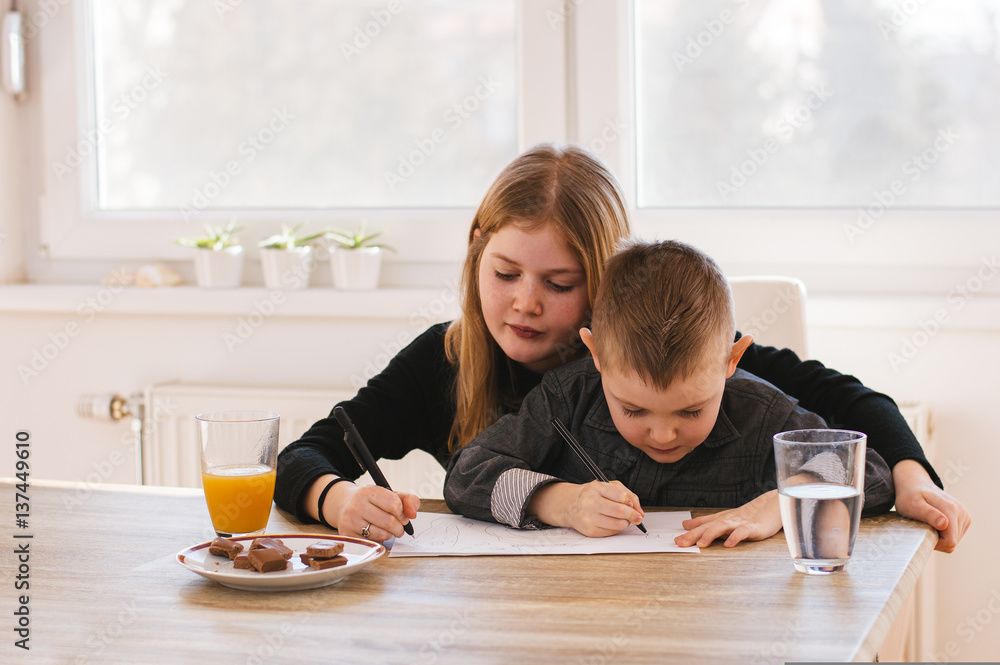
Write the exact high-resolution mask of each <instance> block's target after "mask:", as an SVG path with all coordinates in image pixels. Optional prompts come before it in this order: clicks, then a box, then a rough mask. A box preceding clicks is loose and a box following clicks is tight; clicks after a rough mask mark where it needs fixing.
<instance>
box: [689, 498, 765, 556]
mask: <svg viewBox="0 0 1000 665" xmlns="http://www.w3.org/2000/svg"><path fill="white" fill-rule="evenodd" d="M682 526H683V527H684V528H685V529H689V531H688V532H687V533H684V534H681V535H680V536H677V537H676V538H674V542H675V543H677V544H678V545H680V546H681V547H691V546H692V545H697V546H698V547H708V546H709V545H711V544H712V542H713V541H714V540H715V539H716V538H721V537H722V536H724V535H726V534H729V537H728V538H726V542H725V546H726V547H735V546H736V544H737V543H739V542H741V541H744V540H764V539H765V538H770V537H771V536H773V535H774V534H776V533H778V532H779V531H781V509H780V508H779V507H778V490H771V491H770V492H767V493H766V494H761V495H760V496H759V497H757V498H756V499H754V500H753V501H751V502H749V503H747V504H744V505H742V506H740V507H739V508H730V509H729V510H723V511H721V512H718V513H713V514H711V515H704V516H702V517H695V518H694V519H690V520H684V522H683V523H682Z"/></svg>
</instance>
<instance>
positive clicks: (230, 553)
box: [208, 538, 243, 559]
mask: <svg viewBox="0 0 1000 665" xmlns="http://www.w3.org/2000/svg"><path fill="white" fill-rule="evenodd" d="M242 551H243V543H237V542H235V541H232V540H229V539H227V538H216V539H215V540H213V541H212V544H211V545H209V546H208V553H209V554H214V555H216V556H227V557H229V558H230V559H235V558H236V555H237V554H239V553H240V552H242Z"/></svg>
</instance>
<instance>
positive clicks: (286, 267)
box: [260, 246, 316, 291]
mask: <svg viewBox="0 0 1000 665" xmlns="http://www.w3.org/2000/svg"><path fill="white" fill-rule="evenodd" d="M315 262H316V260H315V259H314V258H313V255H312V247H309V246H306V247H294V248H292V249H273V248H268V247H261V248H260V267H261V269H262V270H263V271H264V286H266V287H267V288H269V289H283V290H285V291H298V290H299V289H304V288H306V287H307V286H309V275H311V274H312V271H313V270H314V269H315Z"/></svg>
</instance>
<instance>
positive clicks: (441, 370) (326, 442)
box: [274, 323, 941, 521]
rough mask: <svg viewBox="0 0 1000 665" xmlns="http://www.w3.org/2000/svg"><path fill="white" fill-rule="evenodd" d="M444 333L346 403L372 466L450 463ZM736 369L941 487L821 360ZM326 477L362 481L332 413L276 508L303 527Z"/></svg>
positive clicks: (307, 444)
mask: <svg viewBox="0 0 1000 665" xmlns="http://www.w3.org/2000/svg"><path fill="white" fill-rule="evenodd" d="M447 329H448V324H447V323H440V324H437V325H434V326H431V327H430V328H429V329H427V330H426V331H425V332H424V333H422V334H421V335H420V336H419V337H417V338H416V339H415V340H413V342H411V343H410V344H409V346H407V347H406V348H405V349H403V350H402V351H400V352H399V353H398V354H397V355H396V356H395V357H394V358H393V359H392V360H391V361H390V362H389V364H388V365H387V366H386V368H385V369H384V370H383V371H382V372H381V373H379V374H378V375H377V376H375V377H373V378H372V379H371V380H370V381H369V382H368V385H366V386H365V387H364V388H362V389H361V390H360V391H358V394H357V395H356V396H355V397H354V398H353V399H351V400H348V401H346V402H341V403H340V406H343V407H344V408H345V409H346V410H347V412H348V413H349V414H350V416H351V419H352V420H353V421H354V424H355V425H356V426H357V428H358V431H359V432H360V433H361V435H362V436H363V437H364V439H365V443H366V444H367V445H368V447H369V448H370V449H371V452H372V455H373V456H374V457H375V459H379V458H386V459H400V458H402V457H404V456H405V455H406V454H407V453H409V452H410V451H411V450H416V449H419V450H424V451H427V452H428V453H430V454H431V455H433V456H434V457H435V458H436V459H437V460H438V461H439V462H441V464H442V465H443V466H447V465H448V458H449V453H448V434H449V432H450V431H451V424H452V422H453V421H454V419H455V397H454V383H455V368H454V367H453V366H452V365H451V363H449V362H448V359H447V357H446V355H445V345H444V337H445V332H446V331H447ZM508 362H509V364H510V367H511V372H510V377H509V382H508V384H507V385H504V386H503V387H502V392H504V393H507V394H511V395H513V396H514V397H515V398H516V399H517V400H519V399H521V398H523V397H524V396H525V395H526V394H527V393H528V391H530V390H531V389H532V388H534V387H535V386H536V385H538V384H539V382H540V381H541V378H542V376H541V375H540V374H536V373H534V372H531V371H530V370H527V369H525V368H524V367H523V366H521V365H519V364H517V363H514V362H510V361H508ZM739 367H740V368H741V369H743V370H746V371H747V372H750V373H751V374H754V375H756V376H758V377H760V378H762V379H764V380H765V381H768V382H770V383H772V384H774V385H775V386H776V387H778V388H779V389H781V390H782V391H783V392H785V393H787V394H789V395H791V396H793V397H795V398H796V399H798V400H799V404H800V405H801V406H802V407H803V408H804V409H807V410H809V411H813V412H815V413H817V414H819V415H820V416H821V417H822V418H823V419H824V420H826V421H827V423H828V424H829V426H830V427H840V428H846V429H853V430H858V431H860V432H864V433H866V434H867V435H868V446H869V447H870V448H872V449H873V450H875V451H877V452H878V453H879V454H880V455H881V456H882V457H883V459H885V461H886V463H887V464H888V465H889V468H890V469H891V468H892V467H894V466H895V465H896V464H897V463H898V462H900V461H902V460H904V459H915V460H917V461H918V462H920V463H921V464H922V465H923V466H924V468H926V469H927V472H928V473H929V474H930V476H931V478H932V479H933V480H934V482H935V483H936V484H937V485H938V486H941V481H940V479H939V478H938V476H937V474H936V473H935V472H934V469H933V468H932V467H931V465H930V463H929V462H928V461H927V459H926V457H925V456H924V453H923V451H922V450H921V448H920V444H919V443H917V440H916V437H914V435H913V432H912V431H911V430H910V428H909V426H908V425H907V424H906V421H905V420H904V419H903V417H902V415H901V414H900V412H899V409H898V408H897V407H896V404H895V402H893V401H892V400H891V399H890V398H889V397H888V396H886V395H883V394H881V393H877V392H875V391H873V390H871V389H869V388H866V387H865V386H864V385H863V384H862V383H861V382H860V381H858V380H857V379H856V378H854V377H853V376H848V375H845V374H841V373H839V372H837V371H836V370H832V369H830V368H828V367H825V366H823V364H822V363H820V362H818V361H815V360H807V361H802V360H800V359H799V357H798V356H797V355H795V353H794V352H792V351H789V350H788V349H781V350H779V349H775V348H773V347H769V346H759V345H757V344H751V345H750V348H748V349H747V350H746V352H745V353H744V354H743V358H742V359H741V360H740V363H739ZM500 374H501V375H503V374H505V373H504V372H500ZM515 407H516V405H513V406H512V407H511V408H510V409H509V410H511V411H512V410H514V408H515ZM325 474H334V475H338V476H344V477H347V478H352V479H353V478H357V477H358V476H360V475H361V474H362V471H361V469H360V467H358V464H357V462H355V461H354V458H353V457H352V456H351V453H350V451H349V450H348V449H347V446H345V445H344V430H343V429H342V428H341V427H340V424H339V423H337V421H336V419H334V417H333V415H332V410H331V413H330V415H328V416H327V417H326V418H323V419H322V420H320V421H318V422H316V423H315V424H314V425H313V426H312V427H310V428H309V429H308V430H307V431H306V432H305V434H303V435H302V438H300V439H299V440H298V441H295V442H293V443H291V444H289V445H288V446H287V447H286V448H285V449H284V450H282V451H281V453H280V454H279V455H278V478H277V484H276V486H275V491H274V501H275V503H277V504H278V506H280V507H281V508H283V509H285V510H288V511H291V512H294V513H295V514H296V515H297V516H298V517H299V519H301V520H303V521H312V520H311V518H310V517H309V516H308V514H307V513H306V512H305V510H304V506H303V501H302V500H303V498H304V497H305V495H306V493H307V492H308V490H309V487H310V486H311V485H312V484H313V482H315V481H316V479H317V478H319V477H320V476H322V475H325Z"/></svg>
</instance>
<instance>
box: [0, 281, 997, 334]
mask: <svg viewBox="0 0 1000 665" xmlns="http://www.w3.org/2000/svg"><path fill="white" fill-rule="evenodd" d="M969 295H970V297H966V298H963V297H962V296H960V295H958V294H956V293H952V294H950V295H948V294H942V295H938V296H910V295H876V296H867V295H846V296H844V295H825V294H820V295H810V296H807V299H806V317H807V322H808V326H809V327H821V328H882V329H886V328H888V329H900V330H916V329H919V328H920V325H921V323H925V322H929V321H932V320H934V318H935V316H937V317H938V318H939V320H941V321H943V323H944V325H943V326H942V327H944V328H947V329H950V330H1000V297H998V296H996V295H992V294H985V293H978V294H969ZM98 308H100V309H98ZM272 308H273V309H272ZM265 310H266V311H269V312H270V313H269V314H267V315H268V316H272V315H273V316H278V317H300V318H319V319H323V318H325V319H383V320H384V319H403V320H413V319H419V320H427V321H447V320H451V319H454V318H455V317H456V316H458V313H459V306H458V293H457V292H456V291H455V289H454V288H453V286H449V287H442V288H436V289H435V288H420V289H403V288H379V289H376V290H374V291H339V290H336V289H333V288H331V287H322V286H315V287H309V288H307V289H304V290H301V291H280V290H276V289H267V288H264V287H253V286H244V287H240V288H238V289H217V290H215V289H201V288H198V287H196V286H175V287H169V288H155V289H141V288H137V287H126V288H123V289H117V288H116V289H113V288H112V287H108V286H103V285H78V284H15V285H7V286H0V313H49V314H60V313H77V312H81V311H84V312H86V311H96V312H103V311H107V312H110V313H114V314H161V315H163V314H165V315H185V316H243V315H246V314H247V313H249V312H253V311H260V312H262V313H264V311H265Z"/></svg>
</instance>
